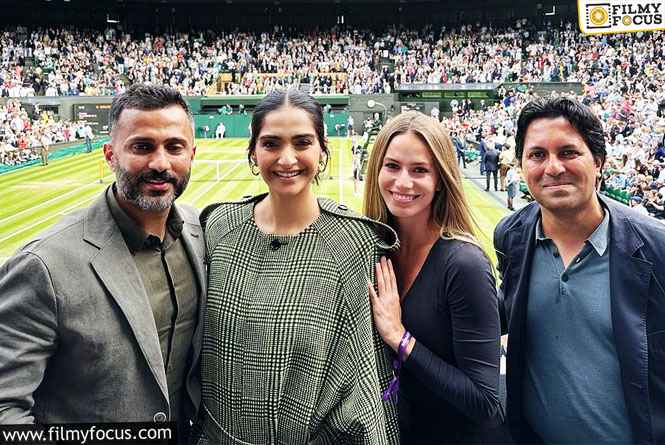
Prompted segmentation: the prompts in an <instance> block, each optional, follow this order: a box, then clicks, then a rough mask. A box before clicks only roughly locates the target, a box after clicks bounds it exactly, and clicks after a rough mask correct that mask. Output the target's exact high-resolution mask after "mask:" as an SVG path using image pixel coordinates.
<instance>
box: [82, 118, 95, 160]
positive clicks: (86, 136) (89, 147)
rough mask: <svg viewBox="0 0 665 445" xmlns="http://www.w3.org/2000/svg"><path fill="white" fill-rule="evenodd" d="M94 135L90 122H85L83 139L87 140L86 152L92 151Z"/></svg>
mask: <svg viewBox="0 0 665 445" xmlns="http://www.w3.org/2000/svg"><path fill="white" fill-rule="evenodd" d="M93 137H94V134H93V133H92V127H91V126H90V124H85V126H84V127H83V139H84V140H85V152H86V153H91V152H92V139H93Z"/></svg>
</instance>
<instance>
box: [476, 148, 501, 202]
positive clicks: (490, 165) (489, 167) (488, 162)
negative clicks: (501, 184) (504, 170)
mask: <svg viewBox="0 0 665 445" xmlns="http://www.w3.org/2000/svg"><path fill="white" fill-rule="evenodd" d="M480 162H482V163H483V164H485V191H486V192H489V191H490V176H492V177H493V178H494V191H495V192H496V191H497V190H498V181H497V179H498V178H497V172H498V170H499V152H498V151H497V150H496V148H495V145H494V143H493V141H491V140H490V141H489V144H488V147H487V150H486V151H485V154H484V155H483V158H482V160H481V161H480Z"/></svg>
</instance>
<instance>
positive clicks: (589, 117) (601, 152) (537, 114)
mask: <svg viewBox="0 0 665 445" xmlns="http://www.w3.org/2000/svg"><path fill="white" fill-rule="evenodd" d="M557 117H563V118H565V119H566V120H567V121H568V122H570V125H572V126H573V128H575V130H577V132H578V133H579V135H580V136H581V137H582V139H583V140H584V143H585V144H586V145H587V147H589V150H590V151H591V154H592V155H593V157H594V158H598V159H600V166H601V168H602V166H603V165H604V164H605V158H606V156H607V151H606V150H605V134H604V132H603V124H602V123H601V122H600V119H598V117H596V115H595V114H594V113H593V112H592V111H591V110H590V109H589V107H587V106H586V105H583V104H581V103H580V102H578V101H576V100H574V99H571V98H568V97H555V98H539V99H536V100H534V101H532V102H529V103H528V104H526V105H525V106H524V108H522V111H521V112H520V116H519V118H518V119H517V133H516V134H515V156H516V157H517V159H518V160H519V161H520V163H521V162H522V154H523V153H524V140H525V138H526V132H527V130H528V129H529V125H530V124H531V122H533V121H534V120H536V119H540V118H547V119H555V118H557Z"/></svg>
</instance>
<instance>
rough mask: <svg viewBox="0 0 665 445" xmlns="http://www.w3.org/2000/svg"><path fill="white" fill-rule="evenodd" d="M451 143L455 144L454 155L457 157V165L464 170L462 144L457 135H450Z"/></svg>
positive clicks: (464, 161)
mask: <svg viewBox="0 0 665 445" xmlns="http://www.w3.org/2000/svg"><path fill="white" fill-rule="evenodd" d="M452 141H453V144H455V154H456V155H457V165H459V164H460V163H461V164H462V168H466V158H465V155H464V142H462V140H461V139H460V137H459V136H458V135H457V133H453V134H452Z"/></svg>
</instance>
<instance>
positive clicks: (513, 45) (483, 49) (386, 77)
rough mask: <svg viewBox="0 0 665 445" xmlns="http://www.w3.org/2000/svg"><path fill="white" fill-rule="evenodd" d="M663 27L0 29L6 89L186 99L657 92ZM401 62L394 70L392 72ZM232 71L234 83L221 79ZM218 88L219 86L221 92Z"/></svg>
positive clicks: (0, 67)
mask: <svg viewBox="0 0 665 445" xmlns="http://www.w3.org/2000/svg"><path fill="white" fill-rule="evenodd" d="M662 42H663V38H662V35H661V34H660V33H645V34H640V33H638V34H636V35H627V36H624V35H620V36H617V35H614V36H600V37H598V36H584V35H582V34H580V33H579V32H578V31H577V29H576V27H575V25H573V24H572V23H570V22H565V23H561V24H559V25H550V26H549V27H544V28H543V27H538V28H536V27H535V26H533V25H531V24H529V23H527V21H526V20H519V21H517V22H516V23H515V24H514V25H512V26H507V27H491V26H484V25H480V24H477V25H463V26H460V27H459V28H454V29H450V28H446V27H441V28H435V27H433V26H427V27H424V28H421V29H408V28H392V29H388V30H386V31H383V32H381V33H378V32H374V31H370V30H363V29H352V28H346V29H343V30H342V29H337V28H332V29H330V30H326V31H312V32H303V31H286V30H283V29H281V28H276V29H275V30H274V31H273V32H270V33H267V32H263V33H259V32H240V31H237V30H236V31H231V32H219V33H214V32H212V31H207V32H202V33H192V34H163V35H159V36H153V35H148V34H146V35H144V36H142V37H141V38H136V37H133V36H131V35H130V34H121V33H119V32H116V31H115V30H107V31H106V32H103V33H100V32H97V31H92V30H67V29H38V30H34V31H32V32H28V31H27V30H24V31H23V32H21V33H19V32H16V31H5V32H3V33H2V34H0V48H2V49H1V54H0V95H2V96H9V97H20V96H31V95H45V96H66V95H113V94H117V93H119V92H122V91H124V89H125V88H126V86H127V85H128V84H132V83H136V82H151V83H163V84H169V85H171V86H174V87H176V88H177V89H179V90H180V91H181V92H182V93H183V94H187V95H203V94H209V93H216V94H262V93H266V92H269V91H271V90H273V89H274V88H276V87H284V86H288V85H301V84H308V85H309V88H310V92H312V93H314V94H320V93H322V94H335V93H337V94H371V93H390V92H392V91H394V90H395V88H397V87H398V86H399V85H400V84H408V83H472V82H502V81H519V82H531V81H545V82H547V81H554V82H557V81H579V82H582V83H584V84H587V85H590V86H595V84H596V83H598V82H602V81H603V80H604V79H608V78H616V77H617V76H618V75H621V79H619V81H620V82H622V83H624V84H630V83H631V80H633V79H634V78H635V77H636V76H642V77H644V79H645V80H647V81H646V82H644V83H633V84H632V86H631V88H638V89H648V88H650V87H651V86H653V85H654V84H655V83H654V81H649V80H648V79H649V77H650V76H651V75H652V74H654V73H656V72H658V71H659V70H660V69H661V68H662V62H661V59H662V56H663V48H662ZM389 66H392V67H393V69H389ZM222 73H226V74H227V76H228V77H227V78H226V80H224V79H223V78H222V77H220V75H221V74H222ZM217 90H219V91H217Z"/></svg>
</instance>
